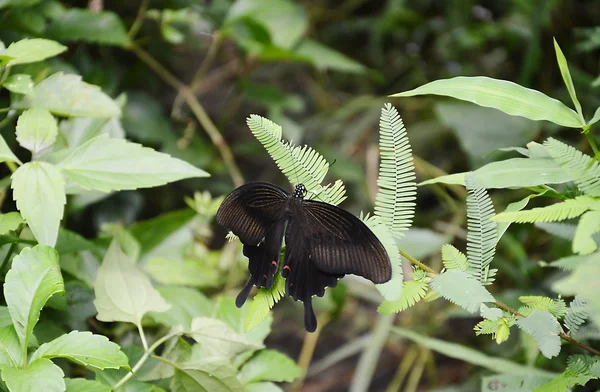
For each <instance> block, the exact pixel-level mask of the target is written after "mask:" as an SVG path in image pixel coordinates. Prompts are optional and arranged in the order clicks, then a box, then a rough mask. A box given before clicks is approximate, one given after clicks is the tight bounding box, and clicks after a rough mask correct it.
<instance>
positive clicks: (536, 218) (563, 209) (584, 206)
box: [493, 196, 600, 223]
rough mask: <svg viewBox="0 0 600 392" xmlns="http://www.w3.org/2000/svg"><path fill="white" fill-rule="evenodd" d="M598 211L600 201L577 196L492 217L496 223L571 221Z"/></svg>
mask: <svg viewBox="0 0 600 392" xmlns="http://www.w3.org/2000/svg"><path fill="white" fill-rule="evenodd" d="M590 209H591V210H600V201H598V200H595V199H594V198H592V197H590V196H578V197H576V198H574V199H567V200H565V201H563V202H559V203H555V204H552V205H549V206H547V207H539V208H533V209H531V210H525V211H514V212H502V213H500V214H497V215H496V216H494V218H493V220H494V221H496V222H517V223H528V222H555V221H562V220H566V219H573V218H576V217H578V216H579V215H581V214H583V213H584V212H586V211H588V210H590Z"/></svg>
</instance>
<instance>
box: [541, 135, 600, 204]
mask: <svg viewBox="0 0 600 392" xmlns="http://www.w3.org/2000/svg"><path fill="white" fill-rule="evenodd" d="M544 146H545V147H546V150H548V152H549V153H550V156H552V159H553V160H554V161H555V162H556V163H558V164H559V165H560V166H562V167H563V168H564V169H565V171H566V172H567V173H569V174H570V175H571V176H572V177H573V180H574V181H575V183H576V184H577V186H578V187H579V189H581V190H582V191H583V192H584V193H585V194H587V195H590V196H600V163H599V162H598V161H596V160H594V159H592V157H590V156H588V155H585V154H584V153H582V152H581V151H579V150H577V149H576V148H575V147H573V146H569V145H568V144H565V143H562V142H559V141H558V140H556V139H553V138H550V139H548V140H546V141H545V142H544Z"/></svg>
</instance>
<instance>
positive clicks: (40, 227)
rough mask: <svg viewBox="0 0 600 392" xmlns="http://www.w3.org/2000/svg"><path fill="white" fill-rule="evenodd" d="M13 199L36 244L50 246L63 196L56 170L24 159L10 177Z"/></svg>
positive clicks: (63, 203)
mask: <svg viewBox="0 0 600 392" xmlns="http://www.w3.org/2000/svg"><path fill="white" fill-rule="evenodd" d="M11 179H12V183H11V187H12V189H13V198H14V200H15V201H16V202H17V208H18V209H19V211H20V212H21V216H23V218H24V219H25V221H26V222H27V224H28V225H29V228H30V229H31V231H32V232H33V235H34V236H35V238H36V239H37V240H38V242H39V243H40V244H44V245H50V246H54V245H55V244H56V238H57V237H58V229H59V226H60V220H61V219H62V217H63V213H64V208H65V203H66V202H67V197H66V195H65V182H64V179H63V176H62V174H61V173H60V171H58V169H57V168H56V167H55V166H53V165H51V164H49V163H46V162H27V163H26V164H24V165H23V166H21V167H19V168H18V169H17V170H16V171H15V172H14V173H13V174H12V176H11Z"/></svg>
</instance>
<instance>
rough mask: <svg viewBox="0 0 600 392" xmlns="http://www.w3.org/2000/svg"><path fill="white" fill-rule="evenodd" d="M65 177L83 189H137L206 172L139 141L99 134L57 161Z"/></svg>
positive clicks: (206, 175) (203, 175)
mask: <svg viewBox="0 0 600 392" xmlns="http://www.w3.org/2000/svg"><path fill="white" fill-rule="evenodd" d="M58 167H59V168H60V169H61V170H62V172H63V173H64V174H65V175H66V176H67V178H68V179H70V180H71V181H73V182H75V183H77V184H78V185H80V186H82V187H84V188H86V189H97V190H100V191H104V192H108V191H111V190H124V189H137V188H147V187H153V186H159V185H164V184H166V183H168V182H172V181H177V180H181V179H184V178H191V177H208V176H209V174H208V173H206V172H205V171H203V170H200V169H198V168H196V167H194V166H192V165H190V164H189V163H187V162H184V161H182V160H179V159H177V158H173V157H171V156H170V155H167V154H164V153H161V152H157V151H154V150H152V149H151V148H147V147H143V146H141V145H140V144H136V143H131V142H127V141H125V140H120V139H109V138H107V137H106V136H98V137H96V138H93V139H91V140H89V141H88V142H86V143H84V144H83V145H82V146H80V147H79V148H77V149H76V150H75V151H73V153H71V155H69V156H68V157H66V158H65V159H64V160H63V161H62V162H60V163H59V164H58Z"/></svg>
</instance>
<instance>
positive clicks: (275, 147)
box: [247, 114, 345, 204]
mask: <svg viewBox="0 0 600 392" xmlns="http://www.w3.org/2000/svg"><path fill="white" fill-rule="evenodd" d="M247 123H248V127H249V128H250V131H252V134H253V135H254V136H255V137H256V139H258V141H259V142H260V143H261V144H262V145H263V146H264V147H265V149H266V150H267V152H268V153H269V155H270V156H271V157H272V158H273V160H274V161H275V163H276V164H277V166H278V167H279V169H280V170H281V172H282V173H283V174H284V175H285V176H286V177H287V178H288V180H289V181H290V183H291V184H293V185H297V184H304V186H306V189H308V191H309V193H308V195H307V196H308V198H312V197H314V196H315V194H319V198H320V199H321V200H323V201H325V202H327V203H330V204H335V203H333V202H332V201H338V200H339V201H341V200H343V199H344V193H345V190H344V187H343V184H340V185H335V184H334V185H333V186H332V187H331V188H330V189H331V190H330V191H328V192H324V193H321V191H322V189H323V187H322V186H321V182H322V181H323V179H324V178H325V175H326V174H327V171H328V170H329V163H327V161H326V160H325V158H323V156H322V155H321V154H319V153H318V152H316V151H315V150H313V149H312V148H310V147H308V146H304V147H299V146H293V145H292V144H291V143H288V142H285V141H283V140H281V135H282V132H281V127H280V126H279V125H277V124H275V123H274V122H272V121H270V120H268V119H266V118H264V117H261V116H258V115H256V114H252V115H250V117H248V119H247ZM330 196H331V197H333V196H335V198H333V199H331V200H330V199H329V197H330Z"/></svg>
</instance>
